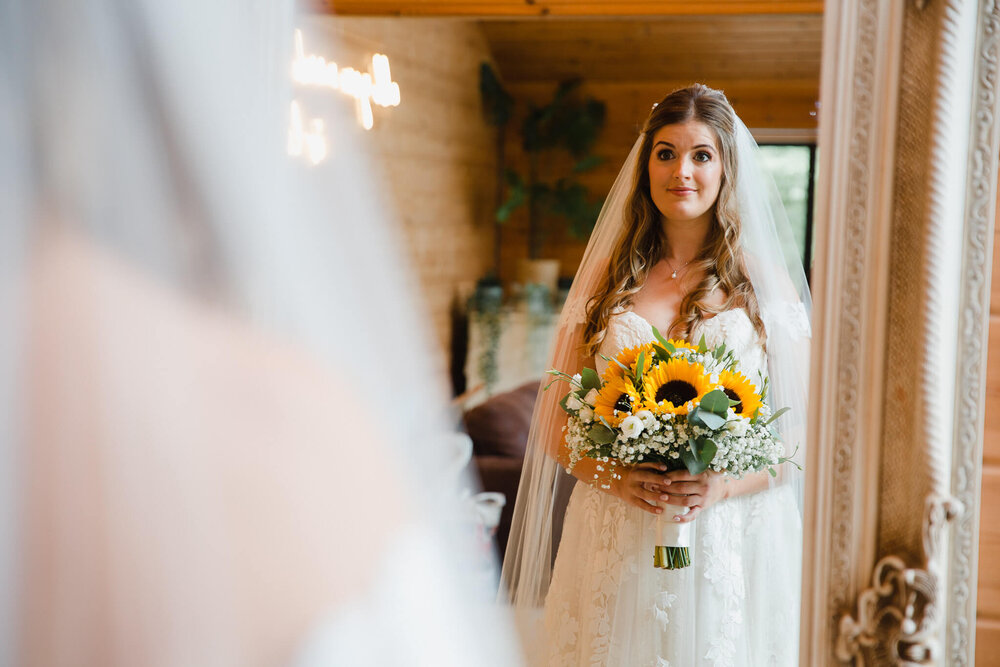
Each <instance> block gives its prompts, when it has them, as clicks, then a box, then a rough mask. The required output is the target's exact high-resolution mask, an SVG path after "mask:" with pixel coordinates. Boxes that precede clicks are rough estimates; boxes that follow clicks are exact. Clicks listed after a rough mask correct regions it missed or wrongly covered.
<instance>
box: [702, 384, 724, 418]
mask: <svg viewBox="0 0 1000 667" xmlns="http://www.w3.org/2000/svg"><path fill="white" fill-rule="evenodd" d="M729 405H730V403H729V397H728V396H726V392H724V391H722V390H721V389H713V390H712V391H710V392H708V393H707V394H705V395H704V396H702V397H701V402H700V403H698V407H699V408H701V409H702V410H707V411H708V412H711V413H714V414H716V415H718V416H719V417H725V416H726V415H727V414H728V413H729Z"/></svg>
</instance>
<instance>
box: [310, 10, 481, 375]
mask: <svg viewBox="0 0 1000 667" xmlns="http://www.w3.org/2000/svg"><path fill="white" fill-rule="evenodd" d="M303 27H304V28H306V29H307V30H308V31H309V33H310V34H313V35H316V34H325V35H327V37H328V38H329V39H330V40H331V41H330V44H336V46H335V47H334V48H336V53H337V54H338V55H337V58H333V59H334V60H337V61H338V64H341V65H343V66H351V67H355V68H357V69H360V70H363V71H364V70H367V67H368V66H367V65H366V63H370V62H371V56H372V54H373V53H375V52H379V53H383V54H385V55H387V56H388V57H389V60H390V66H391V68H392V69H391V71H392V78H393V80H394V81H396V82H397V83H399V86H400V97H401V102H400V105H399V106H398V107H396V108H389V109H384V108H380V107H375V110H374V116H375V120H374V127H373V128H372V130H371V131H369V132H366V133H365V134H364V136H362V139H364V140H366V141H365V143H366V144H367V147H368V148H369V149H370V151H371V153H370V154H371V157H372V158H373V160H372V161H373V163H374V164H375V165H376V168H377V169H378V171H379V176H378V179H379V181H380V182H381V183H382V184H383V185H384V189H385V191H386V203H387V204H388V205H389V208H390V210H392V211H394V212H395V218H396V224H397V229H398V232H399V234H400V240H401V244H400V245H401V248H402V250H403V251H407V250H408V251H409V252H408V254H409V260H410V263H411V266H412V268H413V269H414V272H415V273H416V275H417V278H418V282H419V288H420V292H421V296H422V297H423V300H424V304H423V305H424V306H425V311H426V312H427V313H428V319H429V323H430V326H431V329H432V333H433V335H434V336H435V339H436V342H437V343H438V351H439V355H438V357H439V358H438V367H439V368H440V369H441V372H442V373H443V374H446V372H445V371H446V367H447V363H448V356H449V350H450V343H451V314H450V313H451V307H452V301H453V299H454V298H455V295H456V293H457V292H459V288H460V287H462V286H464V285H466V284H472V283H474V282H475V281H476V280H477V279H478V278H480V277H481V276H482V275H484V274H485V273H486V271H487V270H488V268H489V264H490V262H491V259H492V251H493V250H492V249H493V236H492V227H491V225H490V220H491V215H492V210H493V205H494V201H493V196H494V194H493V192H494V190H493V188H494V178H495V158H494V155H495V146H494V135H493V134H492V133H491V132H490V130H489V127H488V126H487V125H486V123H485V122H484V121H483V119H482V111H481V103H480V98H479V63H480V62H481V61H482V60H484V59H487V60H488V59H489V58H490V53H489V49H488V47H487V45H486V42H485V39H484V37H483V34H482V31H481V30H480V29H479V27H478V26H477V25H476V24H475V23H473V22H470V21H456V20H450V19H401V18H391V19H385V18H359V17H330V16H314V17H310V18H308V19H306V21H305V25H304V26H303ZM307 50H309V49H307ZM315 51H322V49H321V48H317V49H316V50H315ZM326 57H328V58H330V57H331V56H329V55H328V56H326ZM338 59H339V60H338ZM333 150H336V147H333ZM465 291H468V290H467V289H466V290H465ZM391 318H392V313H386V324H387V325H391V321H392V319H391ZM400 333H401V335H405V332H400Z"/></svg>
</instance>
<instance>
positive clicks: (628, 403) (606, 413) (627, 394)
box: [594, 377, 642, 426]
mask: <svg viewBox="0 0 1000 667" xmlns="http://www.w3.org/2000/svg"><path fill="white" fill-rule="evenodd" d="M641 407H642V399H641V398H640V397H639V392H638V391H637V390H636V388H635V386H634V385H633V384H632V381H631V380H630V379H628V378H626V377H612V378H611V379H609V380H608V381H606V382H605V383H604V386H603V387H601V389H600V391H599V392H598V393H597V399H596V400H595V401H594V413H595V414H596V415H597V416H599V417H604V419H605V420H606V421H607V422H608V423H609V424H611V425H612V426H618V425H619V424H621V422H622V420H623V419H625V418H626V417H628V416H629V415H630V414H632V413H633V412H634V411H638V410H639V409H641Z"/></svg>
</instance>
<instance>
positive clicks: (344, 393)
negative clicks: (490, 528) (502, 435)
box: [0, 0, 517, 666]
mask: <svg viewBox="0 0 1000 667" xmlns="http://www.w3.org/2000/svg"><path fill="white" fill-rule="evenodd" d="M293 18H294V14H293V8H292V7H291V5H290V3H288V2H279V1H270V0H239V1H236V0H221V1H217V2H201V1H200V0H171V1H169V2H163V1H162V0H7V1H6V2H3V3H0V310H2V312H3V313H4V326H3V327H0V591H2V594H0V665H14V664H24V665H129V666H132V665H147V666H155V665H164V666H168V665H170V666H173V665H220V666H221V665H233V666H236V665H239V666H248V665H279V664H280V665H291V664H304V665H334V664H336V665H348V664H350V665H383V664H386V665H388V664H413V665H467V664H481V665H509V664H516V662H517V658H516V655H517V651H516V649H515V647H514V645H513V644H512V643H511V642H510V641H509V640H510V634H509V633H508V632H507V626H506V623H505V621H504V619H503V618H502V617H500V616H496V615H489V612H488V611H487V607H486V605H484V604H482V603H481V598H480V597H478V591H481V590H482V584H481V582H482V581H483V579H482V577H481V574H482V572H481V569H482V565H483V564H482V562H480V561H476V560H474V559H473V558H472V556H471V555H470V553H469V550H468V549H467V548H466V544H465V543H466V540H465V539H464V536H465V535H466V534H468V535H470V537H471V534H472V531H471V526H469V525H466V519H465V517H464V516H462V515H461V514H460V513H458V512H456V511H455V507H456V503H455V495H456V493H457V484H458V480H457V474H456V472H455V463H454V462H455V460H456V457H457V456H459V454H458V453H457V452H456V451H455V449H454V448H453V447H450V444H451V443H452V442H454V441H453V440H451V439H449V438H447V437H444V438H439V437H436V434H438V433H442V434H443V433H444V432H445V431H446V430H447V429H448V426H449V425H448V422H447V418H448V415H447V414H446V408H445V406H446V403H445V400H444V396H445V393H444V390H443V387H442V386H441V382H440V381H439V380H438V379H437V378H436V377H435V375H434V374H433V372H432V371H431V368H430V364H429V363H428V361H427V359H428V357H429V355H428V354H427V351H426V350H427V347H426V342H425V338H424V335H423V329H422V327H421V326H420V322H421V320H420V318H419V317H418V313H417V312H416V309H415V307H414V304H413V301H412V299H411V298H410V295H411V291H410V289H409V288H408V286H407V280H406V271H405V269H401V268H399V267H400V262H399V257H400V253H399V251H398V249H397V248H396V247H395V245H394V243H393V238H392V233H391V231H390V226H389V225H387V224H386V222H387V220H388V218H387V216H386V212H384V211H382V210H381V209H380V207H379V204H378V201H379V200H378V197H377V195H376V190H375V188H374V186H373V184H372V183H371V181H370V179H368V178H365V174H367V173H370V172H369V170H368V168H367V165H366V163H365V155H364V153H363V151H362V150H360V149H359V147H358V143H357V141H356V137H354V136H353V132H352V130H351V127H352V122H351V121H350V119H349V117H347V116H346V115H341V116H339V117H338V116H336V115H335V114H336V113H338V111H337V110H336V109H331V110H330V113H331V114H334V116H333V117H332V120H333V122H331V123H330V124H329V132H330V143H331V145H332V146H333V150H332V154H331V156H330V158H329V160H327V161H326V162H325V163H323V164H321V165H318V166H316V167H308V166H306V165H305V164H304V163H300V162H296V161H293V160H292V159H290V158H289V156H287V155H286V154H285V145H286V128H287V127H288V117H287V111H288V105H289V101H290V97H289V82H288V73H289V69H290V61H291V56H292V35H293V27H294V26H293Z"/></svg>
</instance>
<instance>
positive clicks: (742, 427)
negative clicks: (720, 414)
mask: <svg viewBox="0 0 1000 667" xmlns="http://www.w3.org/2000/svg"><path fill="white" fill-rule="evenodd" d="M749 427H750V420H749V419H746V418H744V417H740V418H739V419H734V420H733V421H731V422H729V423H728V424H726V428H727V429H728V430H729V432H730V433H732V434H733V435H735V436H736V437H742V436H744V435H746V432H747V429H748V428H749Z"/></svg>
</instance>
